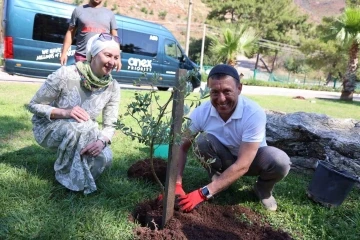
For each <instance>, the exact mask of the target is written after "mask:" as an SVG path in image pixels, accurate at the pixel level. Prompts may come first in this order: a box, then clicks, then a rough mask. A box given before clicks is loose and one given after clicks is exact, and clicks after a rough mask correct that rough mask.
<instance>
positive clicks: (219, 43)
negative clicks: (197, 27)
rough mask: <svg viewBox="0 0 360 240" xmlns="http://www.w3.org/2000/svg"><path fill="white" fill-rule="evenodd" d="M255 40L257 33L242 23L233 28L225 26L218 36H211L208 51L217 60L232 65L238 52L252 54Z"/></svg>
mask: <svg viewBox="0 0 360 240" xmlns="http://www.w3.org/2000/svg"><path fill="white" fill-rule="evenodd" d="M257 40H258V35H257V33H256V31H255V30H254V29H253V28H247V27H245V26H244V25H242V26H240V27H239V28H238V29H235V30H231V29H229V28H226V29H225V30H224V31H223V32H222V35H221V36H220V37H219V36H212V37H211V43H210V51H211V52H212V53H213V54H214V55H215V57H216V59H217V61H218V62H224V63H226V64H229V65H232V66H234V65H235V63H236V56H237V55H238V54H241V55H245V56H246V57H252V56H253V54H254V53H255V51H256V45H255V43H256V42H257Z"/></svg>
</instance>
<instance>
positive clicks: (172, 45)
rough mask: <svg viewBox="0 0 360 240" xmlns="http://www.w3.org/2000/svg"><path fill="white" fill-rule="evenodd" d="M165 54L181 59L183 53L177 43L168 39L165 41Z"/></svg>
mask: <svg viewBox="0 0 360 240" xmlns="http://www.w3.org/2000/svg"><path fill="white" fill-rule="evenodd" d="M165 54H166V55H167V56H169V57H172V58H175V59H179V58H181V57H182V51H181V49H180V48H179V46H178V45H177V44H176V42H174V41H171V40H168V39H166V41H165Z"/></svg>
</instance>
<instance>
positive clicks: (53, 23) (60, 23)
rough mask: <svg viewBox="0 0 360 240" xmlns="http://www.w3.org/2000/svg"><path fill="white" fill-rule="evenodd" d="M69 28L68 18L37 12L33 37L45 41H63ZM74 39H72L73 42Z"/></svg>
mask: <svg viewBox="0 0 360 240" xmlns="http://www.w3.org/2000/svg"><path fill="white" fill-rule="evenodd" d="M68 28H69V19H67V18H62V17H55V16H51V15H46V14H41V13H37V14H36V15H35V19H34V28H33V39H34V40H39V41H45V42H53V43H63V42H64V36H65V33H66V31H67V29H68ZM74 43H75V40H74V41H73V44H74Z"/></svg>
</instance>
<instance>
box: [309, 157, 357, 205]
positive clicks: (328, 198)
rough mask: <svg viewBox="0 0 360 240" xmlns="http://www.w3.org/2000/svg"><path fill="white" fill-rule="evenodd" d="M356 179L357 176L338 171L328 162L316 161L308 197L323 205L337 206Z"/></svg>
mask: <svg viewBox="0 0 360 240" xmlns="http://www.w3.org/2000/svg"><path fill="white" fill-rule="evenodd" d="M357 181H359V180H358V178H357V177H355V176H352V175H351V174H349V173H348V172H346V171H339V170H338V169H336V167H335V166H334V165H332V164H330V163H329V162H326V161H318V166H317V168H316V170H315V173H314V175H313V178H312V180H311V182H310V185H309V188H308V190H307V194H308V197H309V198H311V199H312V200H314V201H315V202H318V203H321V204H322V205H324V206H327V207H334V206H339V205H341V203H342V202H343V201H344V200H345V198H346V196H347V195H348V194H349V192H350V191H351V188H352V187H353V186H354V184H355V182H357Z"/></svg>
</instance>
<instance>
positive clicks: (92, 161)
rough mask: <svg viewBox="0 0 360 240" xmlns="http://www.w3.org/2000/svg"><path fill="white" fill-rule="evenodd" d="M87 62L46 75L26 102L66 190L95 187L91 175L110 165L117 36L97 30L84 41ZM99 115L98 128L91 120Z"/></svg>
mask: <svg viewBox="0 0 360 240" xmlns="http://www.w3.org/2000/svg"><path fill="white" fill-rule="evenodd" d="M86 48H87V56H86V57H87V61H85V62H77V63H76V64H74V65H71V66H63V67H61V68H60V69H58V70H57V71H55V72H54V73H52V74H50V75H49V76H48V78H47V80H46V81H45V83H44V84H43V85H42V86H41V88H40V89H39V90H38V91H37V92H36V94H35V96H34V97H33V98H32V100H31V102H30V104H29V110H30V111H31V112H32V113H33V114H34V116H33V118H32V124H33V132H34V136H35V139H36V141H37V142H38V143H39V144H40V145H41V146H43V147H46V148H51V149H55V150H57V159H56V161H55V164H54V170H55V177H56V179H57V181H59V182H60V183H61V184H62V185H64V186H65V187H66V188H68V189H70V190H73V191H84V193H85V194H88V193H91V192H93V191H95V190H96V184H95V179H96V178H97V177H99V175H100V174H101V173H102V172H103V171H104V169H105V168H106V167H107V166H109V165H110V164H111V161H112V152H111V150H110V148H109V147H108V145H109V144H110V143H111V138H112V136H113V135H114V133H115V128H114V123H115V122H116V120H117V117H118V110H119V101H120V86H119V84H118V83H117V81H116V80H114V79H113V78H112V77H111V74H110V73H111V71H112V69H113V68H114V67H115V66H116V62H117V61H118V59H119V58H120V45H119V40H118V38H117V37H113V36H111V35H110V34H100V35H99V34H97V35H95V36H94V37H92V38H91V39H90V40H89V42H88V44H87V47H86ZM100 113H102V121H103V122H102V129H101V130H99V127H98V124H97V123H96V121H95V119H96V117H97V116H99V115H100Z"/></svg>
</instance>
